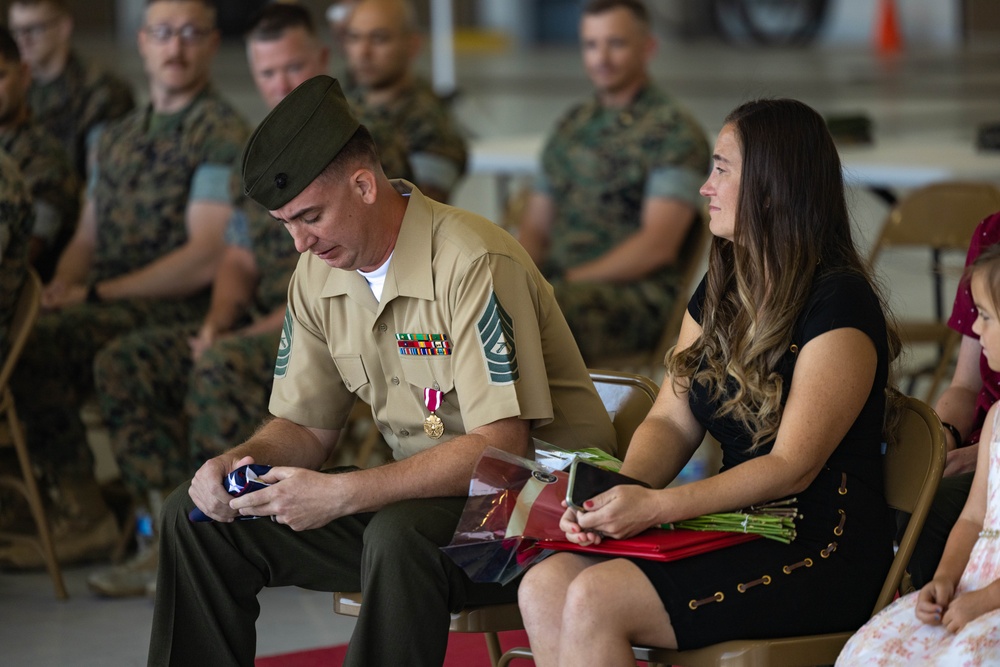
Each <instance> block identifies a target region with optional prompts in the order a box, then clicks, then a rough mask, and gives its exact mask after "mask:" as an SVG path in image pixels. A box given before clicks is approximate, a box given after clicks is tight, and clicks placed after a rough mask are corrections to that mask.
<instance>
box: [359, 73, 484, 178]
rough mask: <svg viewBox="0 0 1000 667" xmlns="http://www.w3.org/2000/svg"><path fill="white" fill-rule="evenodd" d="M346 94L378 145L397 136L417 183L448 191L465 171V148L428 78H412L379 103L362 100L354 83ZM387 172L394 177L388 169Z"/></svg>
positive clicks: (464, 143)
mask: <svg viewBox="0 0 1000 667" xmlns="http://www.w3.org/2000/svg"><path fill="white" fill-rule="evenodd" d="M348 99H349V100H350V102H351V105H352V107H353V108H354V111H355V113H357V114H358V119H359V120H360V121H361V123H362V124H363V125H365V127H367V128H368V130H369V131H370V132H371V133H372V136H373V137H374V138H375V143H376V144H377V145H379V146H380V147H381V144H379V140H380V138H382V137H387V136H396V137H397V138H398V141H399V142H400V143H401V144H402V146H403V151H404V153H405V154H406V156H407V158H408V160H409V163H410V167H411V168H412V170H413V178H412V180H413V182H414V183H415V184H416V185H417V187H420V188H433V190H434V191H436V192H444V193H447V194H448V195H449V196H450V194H451V191H452V189H453V188H454V187H455V185H456V183H458V180H459V179H460V178H461V177H462V175H463V174H464V173H465V167H466V161H467V157H468V151H467V148H466V142H465V138H464V137H462V135H461V134H460V133H459V131H458V129H457V128H456V127H455V122H454V121H453V120H452V117H451V113H450V112H449V110H448V107H447V105H446V104H445V102H444V101H443V100H442V99H441V98H440V97H438V96H437V95H436V94H435V93H434V91H433V90H432V89H431V87H430V85H429V84H428V83H427V82H426V81H423V80H420V79H414V83H413V85H411V86H409V87H408V88H406V89H404V90H403V91H401V92H400V94H399V95H398V96H396V97H395V98H394V99H393V100H392V101H390V102H388V103H387V104H383V105H379V106H375V105H370V104H369V105H366V104H365V102H364V91H363V90H362V89H361V88H358V87H356V88H354V89H353V90H351V91H350V93H349V98H348ZM383 140H384V139H383ZM380 150H381V148H380ZM383 162H384V161H383ZM385 173H386V176H389V177H390V178H397V176H395V175H394V174H393V172H392V171H390V170H388V169H386V170H385ZM402 178H408V177H402Z"/></svg>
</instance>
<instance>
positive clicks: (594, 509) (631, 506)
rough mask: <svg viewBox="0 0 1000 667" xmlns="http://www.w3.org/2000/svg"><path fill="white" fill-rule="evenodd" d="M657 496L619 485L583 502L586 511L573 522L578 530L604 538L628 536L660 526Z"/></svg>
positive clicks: (652, 491)
mask: <svg viewBox="0 0 1000 667" xmlns="http://www.w3.org/2000/svg"><path fill="white" fill-rule="evenodd" d="M657 493H659V492H658V491H656V490H653V489H647V488H645V487H642V486H639V485H637V484H619V485H618V486H616V487H614V488H613V489H609V490H607V491H605V492H604V493H600V494H598V495H596V496H594V497H593V498H591V499H590V500H588V501H586V502H585V503H584V504H583V508H584V509H585V510H586V512H583V513H580V514H577V516H576V523H577V525H578V526H579V528H580V529H581V530H583V531H590V532H595V533H597V534H598V535H601V536H604V537H613V538H614V539H616V540H620V539H623V538H626V537H632V536H633V535H635V534H637V533H641V532H642V531H644V530H646V529H647V528H649V527H650V526H654V525H656V524H659V523H660V521H659V520H658V518H657V511H656V510H657V503H656V500H657V495H656V494H657Z"/></svg>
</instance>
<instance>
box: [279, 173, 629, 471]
mask: <svg viewBox="0 0 1000 667" xmlns="http://www.w3.org/2000/svg"><path fill="white" fill-rule="evenodd" d="M394 184H395V186H396V188H397V189H398V190H400V191H401V192H404V193H405V192H407V191H409V192H410V198H409V203H408V205H407V209H406V214H405V216H404V218H403V222H402V226H401V228H400V231H399V237H398V239H397V240H396V245H395V250H394V252H393V255H392V257H391V259H390V260H389V261H390V264H389V268H388V273H387V275H386V279H385V286H384V288H383V291H382V299H381V302H379V301H376V299H375V297H374V295H373V294H372V292H371V289H370V288H369V286H368V283H367V281H366V280H365V279H364V278H363V277H362V276H361V275H360V274H358V273H357V272H354V271H341V270H337V269H331V268H330V267H328V266H327V265H326V264H325V263H324V262H323V261H322V260H320V259H319V258H317V257H315V256H314V255H312V254H311V253H305V254H304V255H303V256H302V257H301V259H300V260H299V264H298V266H297V268H296V270H295V274H294V275H293V276H292V282H291V284H290V286H289V291H288V311H287V314H286V318H285V328H284V331H283V332H282V343H281V347H280V348H279V353H278V361H277V364H276V366H275V381H274V388H273V390H272V393H271V404H270V409H271V412H272V413H273V414H274V415H276V416H278V417H283V418H286V419H289V420H291V421H293V422H296V423H298V424H301V425H304V426H310V427H314V428H323V429H339V428H341V427H343V425H344V423H345V421H346V420H347V417H348V415H349V413H350V411H351V408H352V406H353V404H354V401H355V398H356V397H357V398H360V399H361V400H363V401H365V402H366V403H368V404H369V405H371V406H372V414H373V415H374V417H375V421H376V424H377V425H378V427H379V430H380V431H381V433H382V435H383V436H384V437H385V440H386V442H387V443H388V444H389V446H390V447H391V448H392V450H393V454H394V456H395V458H396V459H403V458H406V457H408V456H411V455H413V454H416V453H417V452H420V451H422V450H424V449H427V448H430V447H433V446H434V445H436V444H439V443H440V442H444V441H446V440H448V439H449V438H452V437H455V436H458V435H461V434H464V433H467V432H469V431H472V430H473V429H475V428H478V427H480V426H483V425H486V424H490V423H492V422H495V421H497V420H500V419H504V418H507V417H514V416H519V417H520V418H521V419H527V420H531V422H532V427H533V429H534V430H533V433H532V435H533V436H534V437H536V438H539V439H541V440H544V441H546V442H550V443H552V444H555V445H558V446H560V447H563V448H566V449H578V448H582V447H599V448H600V449H603V450H605V451H612V452H613V451H614V449H615V434H614V429H613V427H612V425H611V421H610V418H609V417H608V414H607V412H606V411H605V409H604V406H603V404H602V403H601V399H600V397H599V396H598V394H597V391H596V390H595V389H594V386H593V383H592V382H591V381H590V378H589V375H588V373H587V369H586V367H585V366H584V364H583V360H582V358H581V356H580V353H579V350H578V349H577V347H576V344H575V343H574V342H573V336H572V334H571V333H570V331H569V328H568V327H567V325H566V320H565V319H564V318H563V316H562V313H561V311H560V310H559V307H558V306H557V305H556V302H555V298H554V297H553V295H552V289H551V287H550V286H549V284H548V283H547V282H545V279H544V278H542V276H541V274H540V273H539V272H538V270H537V269H536V268H535V266H534V264H533V263H532V261H531V258H530V257H528V255H527V253H526V252H525V251H524V250H523V248H521V246H520V244H518V242H517V241H516V240H515V239H514V238H513V237H511V236H510V235H509V234H507V233H506V232H505V231H503V230H502V229H500V228H499V227H497V226H496V225H494V224H493V223H491V222H489V221H488V220H486V219H484V218H481V217H479V216H477V215H475V214H472V213H469V212H467V211H463V210H461V209H456V208H453V207H450V206H446V205H444V204H440V203H438V202H434V201H432V200H430V199H427V198H426V197H424V196H423V195H422V194H421V193H420V191H419V190H417V189H416V188H415V187H414V186H413V185H412V184H410V183H407V182H405V181H394ZM425 388H435V389H439V390H440V391H442V392H443V393H444V397H443V398H444V400H443V403H442V404H441V407H440V408H439V409H438V410H437V415H438V416H439V417H440V418H441V420H442V421H443V422H444V427H445V430H444V435H443V436H442V438H441V439H437V440H435V439H432V438H430V437H429V436H427V435H426V434H425V433H424V429H423V424H424V419H425V418H426V417H427V415H428V409H427V407H426V406H425V404H424V389H425Z"/></svg>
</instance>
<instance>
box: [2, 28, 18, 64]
mask: <svg viewBox="0 0 1000 667" xmlns="http://www.w3.org/2000/svg"><path fill="white" fill-rule="evenodd" d="M0 58H3V59H4V60H6V61H7V62H11V63H19V62H21V50H20V49H19V48H17V42H16V41H14V36H13V35H12V34H10V30H8V29H7V26H4V25H0Z"/></svg>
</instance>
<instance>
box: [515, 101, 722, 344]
mask: <svg viewBox="0 0 1000 667" xmlns="http://www.w3.org/2000/svg"><path fill="white" fill-rule="evenodd" d="M708 164H709V149H708V142H707V140H706V138H705V134H704V132H703V131H702V129H701V127H700V126H699V125H698V123H697V122H696V121H695V120H694V119H693V118H691V116H690V115H688V113H687V112H686V111H684V110H683V109H682V108H681V107H679V106H678V105H677V104H676V103H675V102H674V101H673V100H672V99H671V98H670V97H669V96H668V95H667V94H666V93H665V92H663V91H662V90H661V89H659V88H658V87H656V86H655V85H652V84H650V85H647V86H645V87H644V88H643V89H642V90H641V91H640V92H639V93H638V94H637V95H636V96H635V98H634V99H633V100H632V103H631V104H629V105H627V106H626V107H624V108H621V109H617V108H608V107H604V106H603V105H602V104H601V103H600V101H599V100H598V99H597V98H596V97H595V98H593V99H592V100H590V101H588V102H585V103H583V104H581V105H578V106H576V107H574V108H573V109H571V110H570V111H569V112H568V113H567V114H566V116H564V117H563V118H562V120H561V121H560V122H559V124H558V126H557V129H556V131H555V133H554V134H553V136H552V137H551V138H549V140H548V141H547V143H546V145H545V148H544V150H543V153H542V173H541V175H540V176H539V178H538V180H537V182H536V184H535V189H536V190H537V191H539V192H543V193H545V194H547V195H549V196H550V197H551V198H552V199H553V201H554V203H555V209H556V215H555V219H554V220H553V223H552V230H551V234H550V237H549V238H550V246H549V253H548V257H547V261H546V264H545V266H543V267H542V268H543V273H544V274H545V275H546V277H548V278H549V280H550V281H551V282H552V285H553V288H554V289H555V293H556V300H557V301H558V302H559V306H560V307H561V308H562V311H563V313H564V314H565V315H566V320H567V321H568V322H569V325H570V329H572V331H573V334H574V336H575V337H576V340H577V343H578V344H579V346H580V351H581V352H582V353H583V357H584V359H585V360H586V361H587V362H588V363H590V362H591V361H593V360H596V359H599V358H600V357H602V356H605V355H609V354H622V353H628V352H633V351H636V350H647V349H651V348H652V347H654V346H655V345H656V342H657V340H658V339H659V337H660V334H661V333H662V331H663V328H664V327H665V326H666V321H667V319H668V317H669V314H670V309H671V306H672V305H673V302H674V299H675V298H676V296H677V280H678V270H677V269H676V267H674V266H665V267H663V268H661V269H659V270H658V271H655V272H653V273H652V274H650V275H648V276H646V277H645V278H643V279H641V280H637V281H634V282H631V283H621V282H615V283H611V282H595V281H581V282H567V281H565V280H563V279H562V278H561V276H563V274H565V273H566V271H567V270H568V269H571V268H573V267H575V266H578V265H580V264H584V263H586V262H590V261H592V260H594V259H596V258H597V257H599V256H601V255H603V254H604V253H606V252H608V251H609V250H611V249H612V248H614V247H615V246H616V245H618V244H620V243H622V242H623V241H624V240H625V239H626V238H628V237H629V236H630V235H632V234H634V233H635V232H636V231H637V230H638V229H639V227H640V225H641V213H642V207H643V203H644V200H645V199H646V198H648V197H666V198H673V199H678V200H681V201H684V202H688V203H690V204H691V206H692V207H694V208H695V209H700V208H701V206H702V197H701V196H700V195H699V194H698V189H699V187H700V186H701V183H702V182H703V181H704V179H705V175H706V174H707V173H708ZM691 233H697V232H696V231H694V230H692V232H691Z"/></svg>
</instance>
